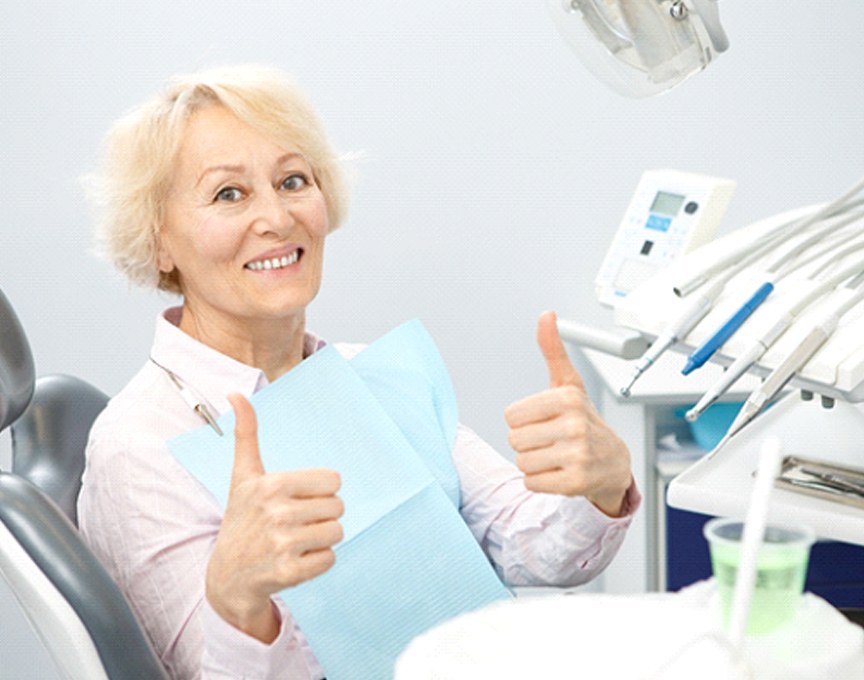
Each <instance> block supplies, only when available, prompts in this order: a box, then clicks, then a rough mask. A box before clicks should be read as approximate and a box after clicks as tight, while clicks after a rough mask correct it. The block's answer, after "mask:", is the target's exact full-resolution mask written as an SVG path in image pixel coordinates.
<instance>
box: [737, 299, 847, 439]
mask: <svg viewBox="0 0 864 680" xmlns="http://www.w3.org/2000/svg"><path fill="white" fill-rule="evenodd" d="M832 319H833V323H830V322H829V323H825V324H820V325H817V326H815V327H814V328H812V329H811V330H810V332H809V333H808V334H807V336H806V337H805V338H804V340H803V341H802V342H801V343H800V344H799V345H798V346H797V347H796V348H795V349H794V350H793V351H792V353H791V354H789V356H788V357H786V359H784V361H783V363H781V364H780V365H779V366H778V367H777V368H775V369H774V370H773V371H771V374H770V375H769V376H768V377H767V378H766V379H765V382H763V383H762V385H760V386H759V387H758V388H757V389H756V390H754V391H753V392H752V394H751V395H750V396H749V397H747V401H745V402H744V405H743V406H742V407H741V410H740V411H738V415H737V416H735V420H733V421H732V424H731V425H730V426H729V430H728V431H727V432H726V436H727V437H732V436H733V435H735V433H737V432H739V431H740V430H741V429H742V428H743V427H744V426H745V425H747V423H749V422H750V421H751V420H753V419H754V418H755V417H756V416H757V415H759V413H760V412H761V411H762V409H763V408H764V407H765V404H767V403H768V402H769V401H770V400H771V399H773V398H774V397H775V396H777V394H778V393H779V392H780V390H782V389H783V387H784V386H785V385H786V383H788V382H789V381H790V380H791V379H792V376H793V375H795V374H796V373H797V372H798V371H800V370H801V368H802V367H803V366H804V364H806V363H807V362H808V361H809V360H810V358H811V357H812V356H813V355H814V354H815V353H816V350H818V349H819V348H820V347H821V346H822V345H824V344H825V342H826V341H827V340H828V338H830V337H831V333H833V332H834V329H835V328H836V326H837V317H836V316H833V317H832Z"/></svg>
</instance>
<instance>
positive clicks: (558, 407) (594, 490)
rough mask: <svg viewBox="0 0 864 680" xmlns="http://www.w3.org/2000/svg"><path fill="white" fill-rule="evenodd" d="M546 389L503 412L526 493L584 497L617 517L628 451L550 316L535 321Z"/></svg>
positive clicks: (626, 485)
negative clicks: (587, 387) (595, 402)
mask: <svg viewBox="0 0 864 680" xmlns="http://www.w3.org/2000/svg"><path fill="white" fill-rule="evenodd" d="M537 342H538V344H539V345H540V351H541V352H542V353H543V357H544V358H545V360H546V365H547V368H548V369H549V382H550V388H549V389H548V390H544V391H543V392H539V393H537V394H533V395H531V396H528V397H525V398H524V399H521V400H519V401H517V402H514V403H513V404H511V405H510V406H508V407H507V409H506V410H505V411H504V417H505V419H506V421H507V424H508V426H509V428H510V437H509V439H510V446H512V447H513V449H514V450H515V451H516V465H517V466H518V467H519V469H520V470H522V472H524V473H525V486H526V487H527V488H528V489H530V490H531V491H538V492H545V493H556V494H562V495H565V496H585V497H586V498H587V499H588V500H589V501H591V502H592V503H594V505H596V506H597V507H598V508H599V509H600V510H602V511H603V512H605V513H606V514H607V515H611V516H617V515H620V514H621V511H622V508H623V501H624V495H625V493H626V491H627V489H628V488H629V487H630V484H631V481H632V475H631V472H630V453H629V452H628V450H627V447H626V445H625V444H624V442H622V441H621V439H619V438H618V436H617V435H616V434H615V433H614V432H613V431H612V430H611V429H610V428H609V426H608V425H607V424H606V423H605V422H604V421H603V419H602V418H601V417H600V415H599V414H598V413H597V411H596V409H595V408H594V406H593V404H592V403H591V401H590V399H589V398H588V395H587V394H586V392H585V385H584V383H583V382H582V377H581V376H580V375H579V372H578V371H577V370H576V368H575V367H574V366H573V364H572V363H571V361H570V358H569V356H568V355H567V350H566V349H565V348H564V343H563V342H562V341H561V336H560V335H559V333H558V325H557V318H556V315H555V313H554V312H545V313H543V314H542V315H541V316H540V319H539V320H538V323H537Z"/></svg>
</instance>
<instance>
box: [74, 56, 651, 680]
mask: <svg viewBox="0 0 864 680" xmlns="http://www.w3.org/2000/svg"><path fill="white" fill-rule="evenodd" d="M97 178H98V179H99V181H100V187H101V200H102V209H103V220H102V231H101V241H102V244H103V246H104V250H105V252H106V253H107V255H108V256H109V257H110V258H111V259H112V260H113V262H114V263H115V264H116V266H117V267H118V268H119V269H120V270H121V271H123V272H125V273H126V274H127V275H128V276H129V278H130V279H131V280H132V281H133V282H135V283H139V284H143V285H145V286H154V287H158V288H159V289H162V290H164V291H170V292H173V293H177V294H179V295H180V296H181V298H182V302H181V304H180V305H179V306H176V307H173V308H170V309H167V310H166V311H165V312H164V313H163V314H161V315H160V316H159V317H158V319H157V320H156V329H155V337H154V341H153V345H152V350H151V353H150V356H149V358H147V360H146V361H145V362H144V365H143V367H142V368H141V370H140V371H139V372H138V374H137V375H136V376H135V377H133V379H132V380H131V381H130V382H129V384H128V385H127V386H126V387H125V388H124V389H123V390H122V391H121V392H120V393H119V394H118V395H116V396H115V397H114V398H113V399H112V400H111V401H110V403H109V405H108V407H107V408H106V409H105V411H104V412H103V413H102V414H101V415H100V417H99V418H98V420H97V422H96V423H95V425H94V427H93V430H92V432H91V436H90V442H89V445H88V450H87V467H86V470H85V474H84V480H83V486H82V490H81V495H80V498H79V502H78V515H79V521H80V527H81V531H82V533H83V535H84V537H85V539H86V540H87V541H88V542H89V544H90V545H91V546H92V548H93V550H94V551H95V552H96V554H97V555H98V556H99V558H100V560H101V561H102V562H103V563H104V565H105V566H106V567H107V569H108V570H109V572H110V573H111V574H112V575H113V576H114V578H115V579H116V580H117V582H118V584H119V585H120V586H121V588H122V589H123V590H124V592H125V593H126V595H127V597H128V598H129V600H130V602H131V605H132V607H133V609H134V610H135V612H136V614H137V615H138V617H139V619H140V621H141V622H142V624H143V626H144V627H145V629H146V631H147V633H148V635H149V636H150V638H151V640H152V641H153V643H154V646H155V647H156V649H157V651H158V652H159V654H160V656H161V659H162V661H163V663H164V664H165V666H166V668H167V669H168V671H169V672H170V673H171V675H172V676H173V677H176V678H198V677H205V678H228V677H232V678H233V677H244V678H314V679H317V678H321V677H323V672H322V670H321V668H320V666H319V663H318V661H317V659H316V655H315V649H312V648H310V646H309V644H308V643H307V641H306V639H305V637H304V634H303V631H302V630H301V629H300V627H299V626H298V625H297V624H296V623H295V621H294V620H293V618H292V615H291V612H290V611H289V610H288V608H287V607H286V605H285V604H284V602H283V601H282V600H281V599H280V598H279V596H278V593H279V592H280V591H283V590H285V589H286V588H291V587H293V586H296V585H298V584H301V583H304V582H307V581H310V580H314V579H315V578H316V577H317V576H319V575H321V574H322V573H324V572H325V571H327V570H328V569H330V568H337V569H338V565H337V566H336V567H334V561H335V558H334V552H333V546H334V545H335V544H336V543H338V542H339V540H340V539H341V536H342V529H341V525H340V517H341V516H342V513H343V512H346V513H351V512H352V509H351V508H350V507H349V508H347V509H346V508H343V504H342V501H341V500H340V498H339V496H338V490H339V486H340V476H339V473H340V471H339V470H338V469H335V470H332V469H309V470H299V471H291V472H270V473H267V472H265V470H264V469H263V466H262V464H261V460H260V457H259V451H258V443H257V436H256V432H257V431H256V416H255V412H254V410H253V408H252V406H251V404H250V402H249V401H248V399H249V397H251V395H253V394H254V393H256V392H257V391H259V390H261V389H263V388H264V387H265V386H267V385H268V384H270V383H272V382H273V381H274V380H275V379H277V378H278V377H279V376H281V375H283V374H285V373H287V372H288V371H291V369H292V368H294V367H296V366H298V364H300V363H301V362H303V361H304V360H305V359H306V358H308V357H310V356H311V355H312V354H314V353H315V352H317V351H318V350H319V349H321V348H322V347H323V346H324V345H325V342H324V340H322V339H320V338H318V337H316V336H315V335H313V334H312V333H311V332H309V331H308V330H307V329H306V306H307V305H308V304H309V303H310V302H311V301H312V300H313V298H314V297H315V295H316V294H317V292H318V289H319V285H320V282H321V271H322V260H323V254H324V242H325V239H326V237H327V234H328V233H329V232H330V231H332V230H333V229H335V228H336V227H337V226H338V225H339V224H340V222H341V221H342V220H343V217H344V214H345V204H346V196H345V189H344V186H343V183H342V176H341V173H340V167H339V162H338V159H337V157H336V156H335V155H334V153H333V151H332V150H331V149H330V147H329V145H328V143H327V141H326V138H325V135H324V133H323V131H322V129H321V126H320V123H319V122H318V120H317V118H316V116H315V114H314V112H313V110H312V109H311V108H310V106H309V104H308V103H307V102H306V100H305V99H304V97H303V96H302V95H301V93H300V92H298V90H297V89H296V88H295V87H294V86H293V85H292V84H291V83H290V82H289V81H288V80H287V79H286V78H285V76H284V75H283V74H281V73H280V72H278V71H275V70H271V69H266V68H258V67H250V66H246V67H233V68H228V69H219V70H213V71H209V72H204V73H199V74H195V75H191V76H185V77H178V78H175V79H173V80H172V81H171V82H170V84H169V86H168V87H167V88H166V89H165V90H164V91H163V92H162V93H161V94H160V95H158V96H157V97H155V98H154V99H153V100H151V101H149V102H147V103H145V104H143V105H142V106H140V107H138V108H137V109H135V110H133V111H132V112H130V113H129V114H127V115H126V116H125V117H124V118H122V119H121V120H120V121H118V122H117V123H116V124H115V126H114V127H113V128H112V130H111V131H110V133H109V134H108V136H107V138H106V144H105V154H104V162H103V166H102V169H101V172H100V174H99V175H98V177H97ZM538 339H539V343H540V347H541V350H542V351H543V353H544V355H545V357H546V360H547V363H548V366H549V371H550V377H551V382H552V387H551V388H550V389H549V390H547V391H544V392H542V393H539V394H536V395H531V396H529V397H527V398H525V399H523V400H521V401H519V402H516V403H515V404H512V405H510V406H509V407H508V408H507V410H506V412H505V417H506V420H507V422H508V425H509V427H510V442H511V445H512V446H513V448H514V449H515V451H516V465H515V466H514V465H513V464H512V463H510V462H509V461H507V460H506V459H505V458H503V457H502V456H500V455H499V454H498V453H496V452H495V451H494V450H492V449H491V447H490V446H489V445H487V444H486V443H485V442H483V441H482V440H481V439H480V438H479V437H478V436H477V435H475V434H474V433H473V432H471V431H470V430H469V429H467V428H466V427H464V426H461V425H460V426H459V427H458V431H457V435H456V438H455V444H454V446H453V449H452V462H453V465H454V466H455V469H456V472H457V473H458V479H459V486H460V491H461V504H460V507H459V512H460V514H461V517H462V519H463V520H464V522H465V523H466V524H467V526H468V528H469V529H470V531H471V532H472V534H473V536H474V537H475V538H476V539H477V542H478V543H479V545H480V547H481V548H482V549H483V551H485V554H486V555H487V557H488V559H489V560H490V562H491V563H492V564H493V565H494V567H495V569H496V571H497V573H498V575H499V576H500V577H501V579H502V580H503V581H505V582H506V583H508V584H511V585H532V584H537V585H550V584H554V585H575V584H579V583H584V582H585V581H587V580H589V579H590V578H592V577H594V576H595V575H596V574H598V573H599V572H600V571H601V570H602V569H603V568H604V567H605V566H606V565H607V564H608V563H609V561H610V560H611V559H612V557H613V556H614V554H615V552H616V551H617V549H618V547H619V545H620V543H621V541H622V539H623V535H624V529H625V528H626V527H627V525H628V523H629V521H630V517H631V515H632V513H633V512H634V511H635V510H636V508H637V506H638V504H639V500H640V499H639V493H638V491H637V490H636V488H635V485H634V484H633V481H632V476H631V472H630V465H629V454H628V452H627V449H626V447H625V446H624V445H623V443H622V442H621V440H620V439H619V438H618V437H616V436H615V434H614V433H613V432H612V431H610V429H609V428H608V427H607V426H606V425H605V424H604V423H603V421H602V420H601V419H600V417H599V416H598V415H597V413H596V412H595V411H594V409H593V408H592V406H591V404H590V402H589V401H588V400H587V398H586V395H585V392H584V388H583V386H582V383H581V381H580V379H579V376H578V373H576V371H575V369H574V368H573V367H572V366H571V364H570V362H569V360H568V359H567V355H566V352H565V351H564V348H563V346H562V344H561V341H560V339H559V337H558V335H557V330H556V326H555V317H554V315H553V314H545V315H543V316H541V318H540V322H539V324H538ZM336 349H338V350H339V351H340V352H342V353H343V354H345V355H348V356H350V355H351V354H352V353H353V352H356V351H357V348H356V347H355V348H353V349H352V348H351V347H350V346H342V345H336ZM189 395H192V397H193V401H191V402H189V401H188V398H189ZM184 398H185V400H184ZM190 403H191V404H192V405H196V406H197V408H195V409H193V408H190V406H189V404H190ZM232 408H233V409H234V411H235V415H236V427H235V432H234V435H233V436H234V437H235V454H234V455H235V459H234V469H233V476H232V479H231V486H230V493H229V496H228V501H227V504H226V506H225V508H224V512H223V510H222V509H221V508H220V507H219V506H218V505H217V504H216V502H215V500H214V499H213V497H212V496H211V495H210V494H209V493H208V492H207V491H206V490H205V489H204V487H203V486H202V485H201V484H199V483H198V482H197V480H196V479H194V478H193V477H192V476H191V474H190V473H189V472H187V471H186V469H185V468H184V467H182V466H181V465H180V464H179V463H178V462H177V461H176V460H175V459H174V458H173V457H172V455H171V453H170V451H169V449H168V446H167V442H168V441H169V440H170V439H172V438H173V437H175V436H176V435H179V434H181V433H184V432H187V431H190V430H193V429H195V428H198V427H201V426H202V424H203V423H204V422H205V420H208V421H209V420H212V419H213V418H215V417H217V416H218V415H219V414H222V413H224V412H226V411H229V410H230V409H232ZM228 434H230V433H226V435H228ZM357 577H358V578H362V574H357ZM340 604H341V603H338V602H336V603H333V606H334V607H339V606H340Z"/></svg>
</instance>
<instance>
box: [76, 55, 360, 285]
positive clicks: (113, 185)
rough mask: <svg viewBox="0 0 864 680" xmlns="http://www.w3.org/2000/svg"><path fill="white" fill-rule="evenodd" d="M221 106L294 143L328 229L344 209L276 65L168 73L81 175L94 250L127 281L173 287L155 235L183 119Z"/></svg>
mask: <svg viewBox="0 0 864 680" xmlns="http://www.w3.org/2000/svg"><path fill="white" fill-rule="evenodd" d="M214 105H218V106H224V107H225V108H227V109H228V110H230V111H231V112H232V113H233V114H234V115H235V116H237V118H239V119H240V120H242V121H243V122H245V123H246V124H248V125H250V126H252V127H253V128H255V129H256V130H258V131H259V132H262V133H263V134H265V135H267V136H269V137H270V138H271V139H273V140H274V141H276V142H277V143H285V144H291V145H294V146H295V147H297V148H298V149H299V150H300V152H301V153H302V154H303V155H304V156H305V157H306V159H307V160H308V162H309V164H310V165H311V167H312V172H313V174H314V176H315V181H316V182H317V183H318V186H319V187H320V188H321V192H322V193H323V195H324V200H325V203H326V205H327V214H328V218H329V222H330V230H331V231H332V230H333V229H335V228H336V227H338V226H339V224H341V222H342V220H343V218H344V217H345V212H346V209H347V199H348V196H347V190H346V186H345V181H344V176H343V171H342V167H341V164H340V161H339V158H338V157H337V156H336V155H335V154H334V152H333V151H332V149H331V148H330V145H329V143H328V141H327V138H326V136H325V134H324V129H323V127H322V125H321V123H320V121H319V120H318V117H317V115H316V114H315V111H314V110H313V108H312V106H311V105H310V104H309V102H308V101H307V99H306V97H305V96H304V95H303V93H302V92H301V91H300V90H299V88H298V87H297V86H296V85H294V84H293V83H292V82H291V81H290V80H289V78H288V77H287V76H286V75H285V74H284V73H282V72H281V71H279V70H277V69H273V68H270V67H261V66H234V67H229V68H219V69H212V70H208V71H204V72H200V73H194V74H190V75H183V76H175V77H174V78H172V79H171V80H170V81H169V83H168V85H167V87H166V88H165V90H164V91H163V92H162V93H161V94H159V95H158V96H156V97H154V98H153V99H151V100H149V101H147V102H145V103H144V104H142V105H140V106H138V107H136V108H135V109H133V110H132V111H130V112H129V113H128V114H126V115H125V116H123V117H122V118H121V119H120V120H118V121H117V122H116V123H115V124H114V125H113V126H112V128H111V129H110V130H109V131H108V134H107V135H106V137H105V140H104V143H103V156H102V163H101V168H100V171H99V172H98V173H96V174H94V175H92V176H91V177H90V178H89V180H90V181H89V184H90V188H91V190H92V193H93V197H94V200H95V202H96V203H97V205H98V206H99V208H100V211H101V219H100V222H99V227H98V231H97V243H98V250H99V251H100V253H101V254H103V255H105V256H106V257H107V258H108V259H109V260H111V261H112V262H113V263H114V264H115V266H116V267H117V268H118V269H119V270H120V271H122V272H123V273H125V274H126V275H127V276H128V277H129V278H130V279H131V280H132V281H133V282H134V283H137V284H140V285H144V286H155V287H158V288H160V289H162V290H167V291H172V292H176V293H179V292H181V291H180V285H179V280H178V277H177V272H176V270H175V271H172V272H170V273H165V272H160V271H159V268H158V266H157V258H156V255H157V239H158V235H159V229H160V225H161V223H162V219H163V208H164V201H165V197H166V196H167V193H168V190H169V183H170V181H171V178H172V174H173V167H174V163H175V161H176V157H177V153H178V151H179V149H180V146H181V143H182V140H183V134H184V131H185V125H186V122H187V121H188V120H189V118H190V117H191V116H192V114H194V113H195V112H196V111H198V110H200V109H203V108H206V107H209V106H214Z"/></svg>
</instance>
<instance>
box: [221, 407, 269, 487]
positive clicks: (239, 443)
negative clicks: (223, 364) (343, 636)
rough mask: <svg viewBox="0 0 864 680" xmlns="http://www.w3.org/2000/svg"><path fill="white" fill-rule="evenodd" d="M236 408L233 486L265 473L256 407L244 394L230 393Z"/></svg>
mask: <svg viewBox="0 0 864 680" xmlns="http://www.w3.org/2000/svg"><path fill="white" fill-rule="evenodd" d="M228 401H229V402H230V403H231V407H232V408H233V409H234V417H235V424H234V469H233V471H232V473H231V488H234V487H235V486H237V485H238V484H240V483H241V482H243V481H244V480H246V479H249V478H250V477H257V476H260V475H263V474H264V464H263V463H262V462H261V454H260V452H259V450H258V418H257V417H256V416H255V409H254V408H252V404H250V403H249V400H248V399H247V398H246V397H244V396H243V395H242V394H229V395H228Z"/></svg>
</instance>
